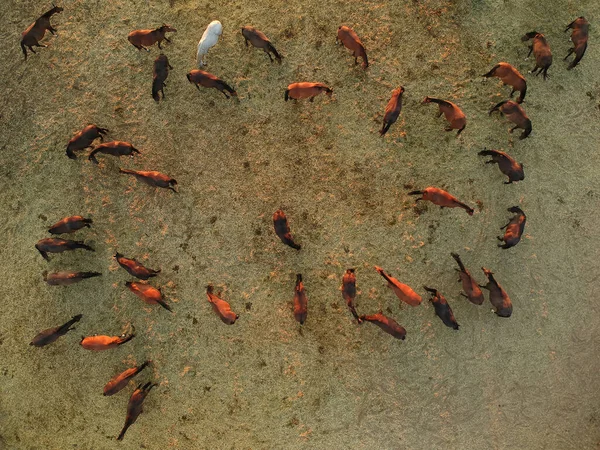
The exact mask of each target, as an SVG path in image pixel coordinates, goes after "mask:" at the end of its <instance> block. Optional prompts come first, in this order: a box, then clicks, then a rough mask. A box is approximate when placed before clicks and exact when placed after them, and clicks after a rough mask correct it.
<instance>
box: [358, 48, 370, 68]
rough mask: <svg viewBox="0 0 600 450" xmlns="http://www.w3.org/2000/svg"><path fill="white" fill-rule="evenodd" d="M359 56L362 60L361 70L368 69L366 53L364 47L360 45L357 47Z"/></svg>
mask: <svg viewBox="0 0 600 450" xmlns="http://www.w3.org/2000/svg"><path fill="white" fill-rule="evenodd" d="M359 56H360V57H361V58H362V59H363V68H365V69H366V68H367V67H369V59H368V58H367V52H366V51H365V47H364V46H363V45H362V44H361V46H360V47H359Z"/></svg>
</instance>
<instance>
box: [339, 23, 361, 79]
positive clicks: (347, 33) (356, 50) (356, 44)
mask: <svg viewBox="0 0 600 450" xmlns="http://www.w3.org/2000/svg"><path fill="white" fill-rule="evenodd" d="M340 41H341V42H342V44H344V47H346V48H347V49H350V50H352V56H354V64H358V58H362V60H363V62H362V66H363V69H366V68H367V67H369V60H368V59H367V52H366V51H365V47H364V46H363V44H362V42H360V39H359V38H358V35H357V34H356V33H355V32H354V30H353V29H352V28H348V27H347V26H344V25H342V26H341V27H339V28H338V32H337V38H336V39H335V43H336V44H339V42H340Z"/></svg>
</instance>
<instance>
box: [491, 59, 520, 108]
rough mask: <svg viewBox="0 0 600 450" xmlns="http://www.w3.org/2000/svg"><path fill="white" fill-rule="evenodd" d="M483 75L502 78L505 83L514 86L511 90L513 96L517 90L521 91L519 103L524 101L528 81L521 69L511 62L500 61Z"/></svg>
mask: <svg viewBox="0 0 600 450" xmlns="http://www.w3.org/2000/svg"><path fill="white" fill-rule="evenodd" d="M483 76H484V77H485V78H489V77H497V78H500V79H501V80H502V82H503V83H504V84H507V85H509V86H510V87H512V91H510V96H511V97H512V96H513V94H514V93H515V92H516V91H519V94H520V95H519V98H518V99H517V103H522V102H523V100H524V99H525V94H526V93H527V82H526V81H525V78H524V77H523V75H521V74H520V73H519V71H518V70H517V69H515V68H514V67H513V66H511V65H510V64H508V63H505V62H501V63H498V64H496V65H495V66H494V67H492V70H490V71H489V72H488V73H486V74H485V75H483Z"/></svg>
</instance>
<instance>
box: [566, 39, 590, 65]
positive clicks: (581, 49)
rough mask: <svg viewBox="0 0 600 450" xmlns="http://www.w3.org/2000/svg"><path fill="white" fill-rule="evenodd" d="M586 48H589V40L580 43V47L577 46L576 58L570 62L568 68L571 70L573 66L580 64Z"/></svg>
mask: <svg viewBox="0 0 600 450" xmlns="http://www.w3.org/2000/svg"><path fill="white" fill-rule="evenodd" d="M586 49H587V42H586V43H585V44H583V45H580V46H579V47H577V48H576V49H575V59H574V60H573V62H572V63H571V64H569V67H568V68H567V69H568V70H571V69H572V68H573V67H575V66H576V65H577V64H579V61H581V58H583V55H585V50H586Z"/></svg>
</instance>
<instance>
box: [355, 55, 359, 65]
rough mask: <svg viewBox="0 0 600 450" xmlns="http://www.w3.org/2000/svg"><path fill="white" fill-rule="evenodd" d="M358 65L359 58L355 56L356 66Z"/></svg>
mask: <svg viewBox="0 0 600 450" xmlns="http://www.w3.org/2000/svg"><path fill="white" fill-rule="evenodd" d="M357 64H358V58H357V57H356V56H355V57H354V65H357Z"/></svg>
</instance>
